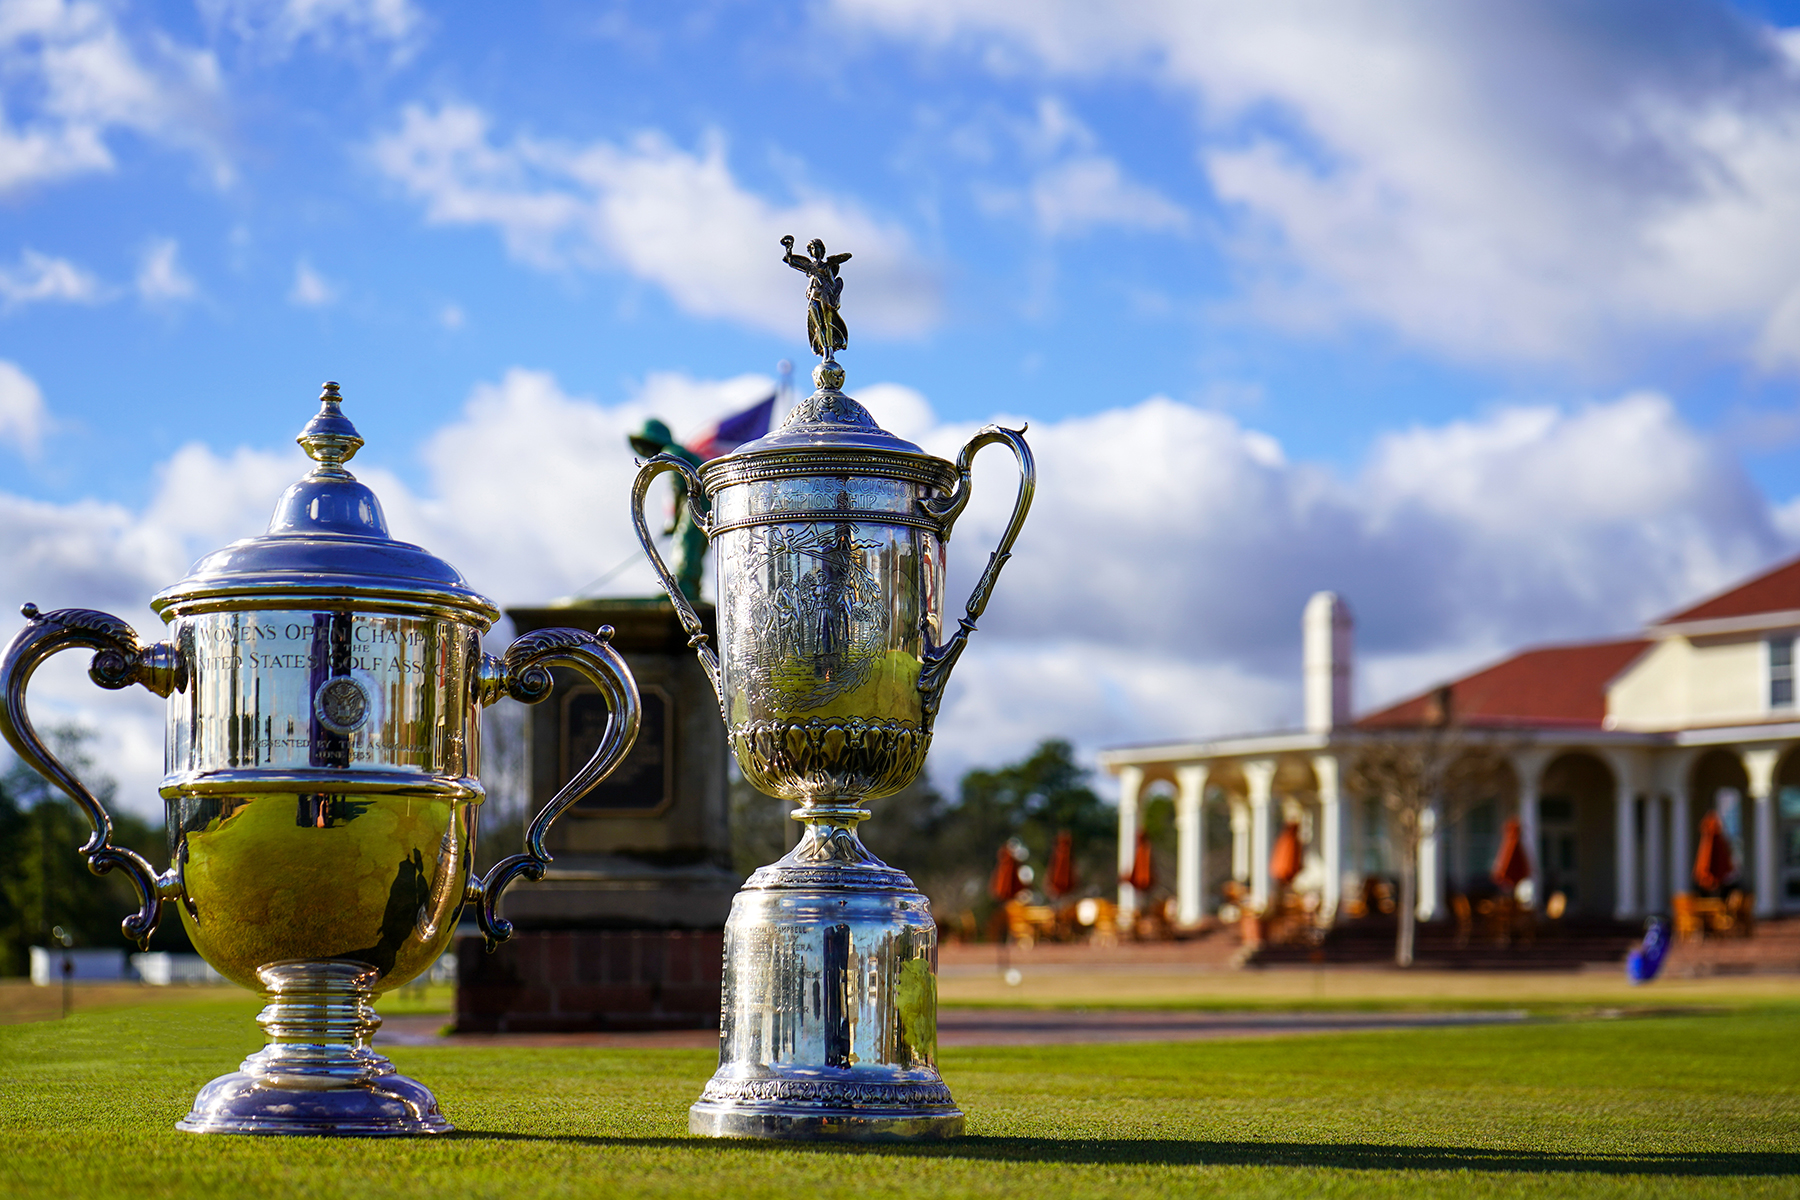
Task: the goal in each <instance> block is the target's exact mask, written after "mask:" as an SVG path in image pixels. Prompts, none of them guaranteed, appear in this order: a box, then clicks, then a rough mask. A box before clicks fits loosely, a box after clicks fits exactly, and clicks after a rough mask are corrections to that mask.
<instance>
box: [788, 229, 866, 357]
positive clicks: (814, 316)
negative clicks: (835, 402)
mask: <svg viewBox="0 0 1800 1200" xmlns="http://www.w3.org/2000/svg"><path fill="white" fill-rule="evenodd" d="M781 249H782V250H783V252H784V253H783V254H782V256H781V261H782V262H784V263H786V264H787V265H788V266H790V267H792V268H794V270H796V271H799V272H801V273H802V274H804V275H805V276H806V340H807V341H808V342H810V343H811V344H812V351H813V353H814V354H817V355H818V356H819V357H820V358H821V359H823V360H824V361H823V362H821V363H820V364H819V365H818V366H816V367H814V368H813V383H814V384H815V385H817V386H818V387H822V388H833V389H835V388H840V387H842V386H843V385H844V369H843V368H842V367H840V366H838V364H837V361H836V360H835V359H834V358H832V355H833V353H834V352H836V351H838V350H844V349H847V348H848V347H849V345H850V332H849V330H847V329H846V328H845V327H844V318H843V317H842V316H841V315H840V314H839V313H838V306H839V304H840V303H841V302H842V300H843V297H844V281H843V280H842V279H840V278H838V268H839V267H841V266H843V265H844V264H845V263H847V262H849V261H850V255H849V254H848V253H847V252H846V253H843V254H833V255H830V256H827V255H826V253H825V242H824V240H823V239H821V238H814V239H813V240H812V241H810V242H808V243H806V251H807V252H806V253H805V254H795V253H794V238H793V235H792V234H789V235H788V236H786V237H784V238H782V239H781Z"/></svg>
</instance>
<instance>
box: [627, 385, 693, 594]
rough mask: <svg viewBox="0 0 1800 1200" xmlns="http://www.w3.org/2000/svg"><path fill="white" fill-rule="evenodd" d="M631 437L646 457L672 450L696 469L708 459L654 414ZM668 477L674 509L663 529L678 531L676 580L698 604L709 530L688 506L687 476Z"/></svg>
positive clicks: (676, 539)
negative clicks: (697, 521) (672, 486)
mask: <svg viewBox="0 0 1800 1200" xmlns="http://www.w3.org/2000/svg"><path fill="white" fill-rule="evenodd" d="M630 441H631V448H632V450H634V451H635V452H637V453H638V454H640V455H642V456H643V457H645V458H653V457H655V456H656V455H658V454H673V455H675V456H676V457H677V458H682V459H685V460H687V462H688V464H689V465H690V466H692V467H694V468H695V469H696V470H698V469H699V467H700V464H701V463H703V462H704V461H705V460H704V459H702V458H701V457H700V456H699V455H698V454H695V453H694V452H693V451H692V450H689V449H688V448H687V447H686V446H683V445H682V444H681V443H680V442H678V441H676V440H675V435H674V434H672V433H670V432H669V427H668V426H667V425H665V424H663V423H662V422H661V421H658V420H657V419H655V418H654V417H652V418H651V419H650V420H648V421H645V422H644V427H643V428H642V429H640V430H639V431H638V432H636V433H634V434H632V435H631V438H630ZM669 478H670V479H671V480H673V481H674V484H675V512H674V514H673V515H672V516H670V518H669V524H668V527H667V528H666V529H664V530H663V533H664V534H665V535H668V534H674V535H675V562H674V564H673V570H674V572H675V582H676V583H678V584H679V585H681V594H682V595H684V596H686V597H687V598H688V599H689V600H690V601H692V602H694V603H696V604H697V603H699V601H700V578H701V576H702V575H703V574H704V573H705V571H706V534H704V533H702V532H701V531H700V527H699V526H698V525H695V524H694V514H693V510H692V509H690V508H689V507H688V487H687V480H685V479H683V478H682V476H681V475H680V474H679V473H678V472H675V471H671V472H669Z"/></svg>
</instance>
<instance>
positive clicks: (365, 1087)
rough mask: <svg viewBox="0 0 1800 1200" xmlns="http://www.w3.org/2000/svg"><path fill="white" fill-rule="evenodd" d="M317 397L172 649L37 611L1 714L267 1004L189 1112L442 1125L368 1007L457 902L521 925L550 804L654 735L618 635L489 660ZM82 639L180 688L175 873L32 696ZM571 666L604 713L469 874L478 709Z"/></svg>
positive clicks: (74, 616) (265, 1123)
mask: <svg viewBox="0 0 1800 1200" xmlns="http://www.w3.org/2000/svg"><path fill="white" fill-rule="evenodd" d="M321 402H322V403H321V409H320V412H319V413H318V415H316V416H315V417H314V418H313V419H312V421H311V422H310V423H309V424H308V425H307V426H306V429H305V430H304V431H303V432H302V433H301V435H300V437H299V439H298V440H299V442H300V444H301V445H302V446H304V447H305V449H306V452H307V453H308V454H309V455H310V456H311V457H312V458H313V459H315V460H316V465H315V466H314V467H313V469H312V470H311V472H310V473H308V474H307V475H306V477H305V478H303V479H301V480H300V481H299V482H297V483H295V484H294V485H293V486H292V487H290V488H289V489H288V490H287V493H286V494H285V495H284V496H283V497H282V498H281V500H280V502H279V504H278V505H277V506H276V510H275V515H274V518H273V520H272V521H271V522H270V525H269V529H268V532H267V533H265V534H263V535H262V536H260V537H254V538H248V539H245V540H244V541H240V542H237V543H235V544H233V545H231V546H228V547H226V548H225V549H223V550H220V551H218V552H216V553H214V554H212V555H209V556H208V557H206V558H203V559H201V560H200V562H199V563H197V564H196V565H195V567H194V569H193V571H192V572H191V573H190V574H189V576H188V577H187V578H186V579H184V580H182V581H181V582H180V583H177V584H175V585H174V586H173V587H171V588H169V589H167V590H166V591H164V592H163V593H162V594H161V595H159V596H157V597H156V599H155V600H154V601H153V602H152V607H153V608H154V609H155V610H156V612H157V613H158V614H159V615H160V616H161V617H162V618H163V620H164V621H165V622H167V624H168V634H169V640H168V641H166V642H161V643H157V644H155V645H148V646H146V645H144V644H142V643H141V642H140V641H139V639H138V637H137V635H136V634H135V633H134V632H133V631H132V629H131V627H130V626H129V625H128V624H126V623H125V622H124V621H122V620H120V619H119V618H117V617H114V616H110V615H108V614H105V613H99V612H92V611H88V610H84V609H63V610H60V611H57V612H45V613H40V612H38V611H37V609H36V608H35V607H33V606H31V605H27V606H26V608H25V610H24V611H25V616H26V618H27V622H28V623H27V624H26V626H25V628H24V629H23V630H22V631H21V632H20V633H19V635H18V636H17V637H15V638H14V639H13V641H12V644H11V645H10V646H9V647H8V648H7V650H6V654H5V658H4V661H3V662H0V691H3V692H4V695H5V708H4V712H0V732H3V733H4V734H5V736H6V739H7V741H8V742H9V743H10V744H11V745H12V747H13V749H14V750H15V751H17V752H18V754H19V757H20V758H21V759H23V760H24V761H25V762H27V763H29V764H31V765H32V766H33V767H35V768H36V769H37V770H39V771H40V772H42V773H43V774H44V775H45V776H47V777H48V778H49V779H51V780H52V781H53V782H55V783H56V784H57V785H58V786H59V787H61V788H62V790H63V791H65V792H67V793H68V794H69V795H70V796H71V797H72V798H74V800H75V801H76V802H77V803H78V804H79V805H80V806H81V807H82V808H83V809H84V810H85V811H86V813H87V815H88V817H89V819H90V820H91V821H92V822H93V826H94V834H93V837H92V838H90V839H89V841H88V844H87V845H86V846H84V847H82V853H83V854H85V855H86V856H87V859H88V863H89V866H90V867H91V868H92V869H93V870H95V871H107V870H120V871H123V872H124V873H125V874H126V875H127V876H128V877H129V878H130V879H131V880H132V882H133V883H134V884H136V886H137V889H138V892H139V894H140V896H141V899H142V904H141V907H140V908H139V911H138V912H137V913H135V914H133V915H132V916H131V917H129V918H127V919H126V921H125V923H124V928H125V932H126V933H127V935H128V936H130V937H132V938H134V939H137V940H139V941H140V942H141V941H144V940H146V939H148V937H149V935H150V933H151V931H152V930H154V928H155V927H156V924H157V922H158V920H159V918H160V916H161V912H162V909H163V907H164V906H165V905H170V906H173V907H174V909H175V911H176V913H177V914H178V915H179V917H180V920H181V922H182V924H183V925H184V926H185V927H186V930H187V933H188V935H189V937H190V938H191V939H192V941H193V944H194V948H195V949H196V950H197V951H199V953H200V954H201V955H202V956H203V957H204V958H205V959H206V961H207V962H209V963H211V964H212V966H213V967H214V968H215V969H216V970H218V972H219V973H220V974H222V975H224V976H225V977H226V978H227V979H230V980H232V981H234V982H236V983H239V984H242V985H244V986H245V987H250V988H254V989H258V990H260V991H262V992H263V993H264V994H265V995H266V996H267V998H268V1001H269V1003H268V1006H267V1007H266V1008H265V1009H264V1010H263V1012H262V1015H261V1016H260V1017H259V1018H258V1021H259V1023H260V1024H261V1025H262V1027H263V1029H264V1031H265V1033H266V1034H267V1036H268V1045H267V1046H266V1047H265V1048H264V1049H263V1050H261V1051H259V1052H257V1053H256V1054H252V1055H251V1056H250V1057H249V1058H248V1059H246V1060H245V1061H244V1063H243V1065H242V1066H241V1068H240V1069H239V1070H238V1071H236V1072H234V1073H231V1074H228V1075H225V1076H222V1077H221V1078H219V1079H215V1080H214V1081H213V1082H211V1083H209V1084H207V1085H206V1087H205V1088H203V1089H202V1090H201V1092H200V1094H199V1096H198V1097H197V1098H196V1099H195V1101H194V1107H193V1111H192V1112H190V1113H189V1114H188V1116H187V1117H186V1118H185V1119H184V1120H182V1121H181V1122H179V1128H181V1129H184V1130H188V1131H190V1132H195V1133H255V1134H362V1135H383V1134H385V1135H395V1134H430V1133H442V1132H445V1131H447V1130H449V1129H450V1128H451V1126H450V1124H449V1122H448V1121H447V1120H446V1119H445V1117H444V1116H443V1114H442V1113H441V1112H440V1111H439V1108H438V1103H437V1101H436V1099H435V1098H434V1097H433V1096H432V1094H431V1092H430V1091H429V1090H428V1089H426V1088H425V1087H424V1085H422V1084H420V1083H418V1082H416V1081H414V1080H411V1079H408V1078H406V1077H404V1076H402V1075H399V1074H397V1073H396V1072H395V1071H394V1068H393V1065H392V1064H391V1063H390V1062H389V1061H388V1060H387V1059H386V1058H384V1057H383V1056H382V1055H380V1054H378V1053H376V1052H375V1051H374V1050H373V1049H371V1048H370V1046H369V1039H370V1037H371V1035H372V1034H373V1033H374V1031H375V1028H376V1026H377V1025H379V1023H380V1021H379V1018H378V1017H376V1015H375V1013H374V1010H373V1008H372V1007H371V1001H372V999H373V998H374V996H375V995H377V994H378V993H381V992H385V991H387V990H389V989H392V988H395V987H399V986H400V985H401V984H404V983H406V982H408V981H409V980H411V979H413V978H415V977H416V976H418V975H419V974H420V973H421V972H423V971H424V970H425V969H426V968H428V967H429V966H430V965H431V964H432V962H433V961H434V960H435V959H436V958H437V957H438V955H439V954H440V953H441V952H442V951H443V950H444V948H445V946H446V945H447V944H448V943H449V940H450V939H451V937H452V936H453V934H454V932H455V928H456V925H457V921H458V919H459V917H460V915H461V914H462V912H463V909H464V906H465V905H470V906H473V907H474V908H475V910H476V913H477V916H478V919H479V921H480V924H481V927H482V929H483V931H484V932H485V933H486V934H487V936H488V938H489V940H490V944H491V943H492V942H493V941H497V940H502V939H504V938H505V937H507V936H508V934H509V933H510V932H511V929H510V926H509V925H508V923H507V922H506V921H504V920H502V919H501V918H500V917H499V916H498V915H497V912H496V905H497V903H498V901H499V899H500V896H501V893H503V892H504V891H505V890H506V888H507V886H508V885H509V884H511V883H512V882H513V881H514V880H515V879H517V878H519V877H520V876H525V877H527V878H532V879H535V878H538V877H540V876H541V875H542V874H543V870H544V867H545V866H546V865H547V864H548V862H549V861H550V859H549V856H548V854H546V853H545V850H544V844H543V839H544V835H545V832H546V831H547V830H548V828H549V826H550V824H551V822H552V821H554V820H555V819H556V817H557V816H558V815H559V814H560V813H561V812H562V811H563V810H564V809H566V808H568V807H569V806H570V805H571V804H573V803H574V802H575V801H576V800H578V799H580V797H581V796H582V795H583V794H585V793H586V792H587V791H588V790H589V789H590V788H592V787H593V786H594V785H595V784H596V783H598V782H599V781H600V780H601V779H603V778H604V777H605V776H606V775H607V773H608V772H609V771H611V770H612V769H613V767H614V766H616V765H617V764H618V762H619V761H620V759H621V758H623V757H624V755H625V753H626V751H627V750H629V749H630V746H631V743H632V739H633V738H634V737H635V736H636V734H637V727H638V719H639V703H638V693H637V687H636V684H635V683H634V682H633V680H632V677H631V673H630V671H629V670H628V669H627V668H626V666H625V664H624V662H623V660H621V659H620V658H619V656H618V655H617V654H616V653H614V651H613V650H612V648H611V647H610V646H609V645H608V644H607V638H608V636H609V635H610V632H611V631H610V630H605V629H602V630H601V631H600V633H598V634H591V633H586V632H583V631H579V630H573V629H543V630H537V631H535V632H532V633H530V634H527V635H526V636H524V637H521V638H519V639H518V640H517V641H515V642H513V643H512V645H511V646H509V647H508V648H507V650H506V652H505V654H504V655H503V656H501V657H495V656H493V655H488V654H484V653H483V652H482V650H481V636H482V634H484V633H486V632H487V630H488V629H489V628H490V627H491V626H492V625H493V623H494V622H495V620H496V619H498V617H499V615H500V614H499V610H498V609H496V608H495V607H494V605H493V604H492V603H491V602H490V601H489V600H487V599H486V598H485V597H483V596H481V595H480V594H478V593H477V592H475V591H474V590H473V589H471V588H470V587H469V585H468V584H467V583H466V582H465V581H464V580H463V578H462V576H461V575H460V574H458V573H457V571H456V570H455V569H454V568H452V567H451V566H450V565H449V564H447V563H445V562H444V561H443V560H441V559H438V558H436V557H434V556H432V555H431V554H429V553H427V552H426V551H424V550H422V549H420V548H419V547H417V546H413V545H409V544H407V543H404V542H400V541H396V540H394V539H393V538H391V537H390V536H389V535H388V532H387V525H386V520H385V518H384V517H383V515H382V512H381V506H380V504H379V502H378V501H377V500H376V498H375V495H374V493H373V492H371V491H370V490H369V488H368V487H367V486H365V485H364V484H362V483H360V482H358V481H357V480H356V478H355V477H354V476H353V475H351V473H350V472H349V470H347V469H346V468H345V466H344V464H345V462H346V461H348V460H349V458H350V457H351V456H352V455H353V454H355V452H356V451H357V449H358V448H360V447H361V446H362V444H363V443H362V438H361V437H359V436H358V435H357V433H356V430H355V428H354V426H353V425H352V424H351V423H350V421H349V420H348V419H346V418H345V417H344V415H343V412H342V409H341V407H340V405H341V401H340V397H339V395H338V386H337V384H335V383H328V384H326V385H325V392H324V395H323V396H322V397H321ZM75 648H83V649H88V650H92V651H94V652H95V653H94V657H93V662H92V665H91V667H90V668H89V672H88V673H89V675H90V676H91V677H92V679H93V680H94V682H95V683H97V684H99V685H100V686H101V687H103V688H111V689H118V688H125V687H129V686H131V685H132V684H141V685H143V686H144V687H147V688H149V689H150V690H151V691H153V692H155V693H156V694H157V695H159V696H163V697H166V698H168V700H169V707H168V738H167V768H168V773H167V775H166V776H165V778H164V780H163V784H162V788H161V793H162V797H163V799H164V801H165V802H166V803H167V813H168V816H167V820H168V829H169V839H170V848H171V851H172V856H173V863H172V865H171V866H170V868H169V870H168V871H167V872H165V873H164V874H162V875H161V876H158V875H157V874H156V873H155V872H154V871H153V870H152V868H151V867H150V865H149V864H148V863H147V862H146V861H145V860H144V859H143V858H141V857H139V856H138V855H136V854H134V853H132V852H131V851H129V850H125V849H121V848H118V847H114V846H113V845H111V842H110V838H111V832H112V823H111V820H110V819H109V818H108V816H107V814H106V812H105V810H104V808H103V807H102V806H101V805H100V803H99V802H98V801H97V800H96V799H95V797H94V796H93V795H92V793H90V792H89V791H88V790H87V789H86V788H85V787H83V785H82V784H81V782H80V781H79V780H78V779H76V778H75V777H74V776H73V775H72V774H71V773H70V772H69V771H68V770H67V768H66V767H65V766H64V765H63V764H62V763H60V762H58V761H57V759H56V758H55V756H54V755H52V754H51V753H50V752H49V750H47V749H46V748H45V746H44V744H43V742H42V740H41V739H40V738H39V737H38V735H37V733H36V732H35V731H34V730H33V728H32V724H31V721H30V719H29V717H28V715H27V713H26V704H25V695H26V687H27V685H28V683H29V682H30V680H31V676H32V673H33V672H34V671H35V670H36V669H37V667H38V666H39V665H40V664H42V663H43V662H44V660H46V659H48V658H49V657H50V656H51V655H53V654H56V653H57V652H59V651H62V650H67V649H75ZM553 665H562V666H567V667H570V668H572V669H573V670H575V671H578V672H579V673H581V674H582V675H583V676H585V677H586V678H587V679H588V680H589V681H590V682H591V683H592V684H593V685H594V687H595V688H596V689H598V691H599V693H600V694H601V695H602V696H603V697H604V698H605V703H606V705H607V708H608V710H609V713H610V718H609V721H608V725H607V728H606V730H605V733H604V735H603V736H602V737H601V738H600V742H599V745H598V747H597V748H596V750H595V751H594V753H593V755H592V757H591V758H590V759H589V761H588V762H587V765H586V766H585V767H584V768H583V769H582V770H581V771H579V772H578V773H577V774H576V775H575V777H574V778H572V779H571V780H570V781H569V782H568V784H567V785H566V786H565V787H564V788H563V789H562V791H561V792H560V793H559V794H557V795H556V796H555V797H553V798H552V799H551V800H550V802H549V803H548V804H546V805H545V807H544V809H543V811H541V812H540V813H538V814H537V817H536V819H535V820H534V821H533V822H532V824H531V827H530V829H529V830H528V832H527V834H526V839H525V850H524V853H522V854H516V855H513V856H511V857H509V858H506V859H503V860H502V861H501V862H499V863H498V864H496V865H495V867H494V868H493V869H492V870H491V871H490V872H489V873H488V874H487V876H486V877H485V878H483V879H479V880H475V879H472V861H473V859H472V856H473V853H474V848H475V836H476V830H477V824H478V814H479V811H480V805H481V802H482V799H483V791H482V786H481V783H480V781H479V779H478V778H477V773H478V769H479V764H480V752H481V741H480V735H481V717H480V712H481V708H482V707H484V706H486V705H489V704H492V703H494V702H495V701H497V700H499V699H500V698H502V697H503V696H511V697H513V698H514V699H517V700H521V701H525V702H527V703H530V702H533V701H536V700H540V699H542V698H543V697H544V696H546V695H548V694H549V692H550V687H551V678H550V672H549V670H548V668H549V667H551V666H553Z"/></svg>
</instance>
